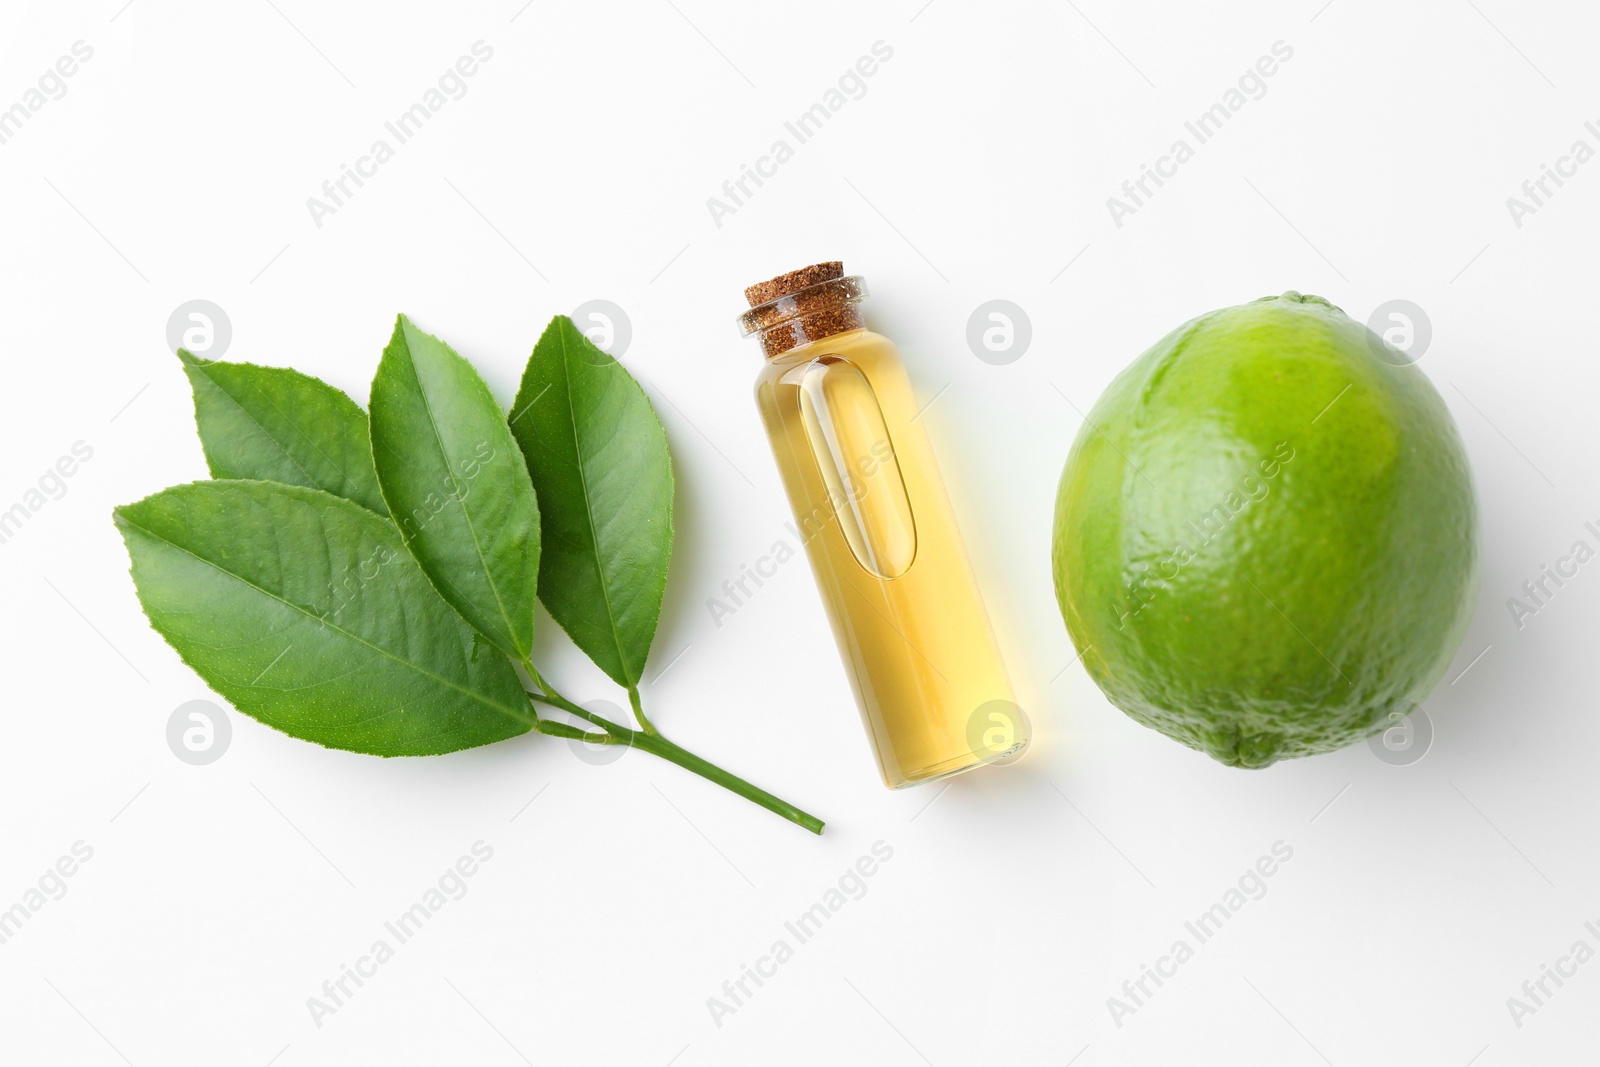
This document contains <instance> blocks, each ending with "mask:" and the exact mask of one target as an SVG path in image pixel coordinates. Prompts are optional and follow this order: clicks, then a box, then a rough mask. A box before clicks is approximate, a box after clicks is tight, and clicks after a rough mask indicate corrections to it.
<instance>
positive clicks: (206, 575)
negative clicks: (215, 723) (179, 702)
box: [115, 481, 534, 756]
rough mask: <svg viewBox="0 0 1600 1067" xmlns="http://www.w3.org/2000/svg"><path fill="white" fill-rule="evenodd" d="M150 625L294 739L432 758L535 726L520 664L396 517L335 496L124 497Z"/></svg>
mask: <svg viewBox="0 0 1600 1067" xmlns="http://www.w3.org/2000/svg"><path fill="white" fill-rule="evenodd" d="M115 517H116V523H117V526H118V527H119V528H120V530H121V532H122V537H123V540H124V541H125V542H126V543H127V546H128V553H129V555H131V556H132V557H133V581H134V584H135V585H136V586H137V587H138V590H139V600H140V602H141V603H142V604H143V605H144V610H145V614H146V615H147V616H148V617H149V619H150V623H151V625H152V626H154V627H155V628H156V630H157V632H159V633H160V634H161V636H162V637H165V638H166V639H167V642H168V643H169V644H170V645H172V647H173V648H174V649H176V650H177V652H178V655H179V656H181V657H182V658H183V661H184V662H185V663H187V664H188V665H189V666H190V667H192V668H193V669H194V671H195V672H196V673H197V674H199V675H200V677H201V678H203V679H205V681H206V683H207V684H208V685H210V686H211V688H212V689H214V690H215V691H216V692H217V693H219V694H221V695H222V696H223V697H225V698H227V699H228V700H229V701H230V702H231V703H232V704H233V705H234V707H236V708H238V709H239V710H240V711H242V712H244V713H245V714H246V715H249V716H251V717H252V718H256V719H259V720H261V721H262V722H264V723H266V724H267V725H268V726H271V727H273V728H275V729H278V730H282V731H283V732H284V733H286V734H290V735H292V736H294V737H299V738H303V739H304V740H307V741H315V742H316V743H318V744H320V745H327V746H328V747H330V748H342V749H348V750H350V751H352V752H366V753H370V754H372V755H376V756H425V755H434V754H438V753H442V752H454V751H456V750H457V749H463V748H472V747H474V746H476V745H486V744H488V743H490V742H492V741H500V740H504V739H505V738H508V737H513V736H515V735H517V734H521V733H525V732H526V731H527V730H528V729H529V728H530V727H531V726H532V724H533V718H534V716H533V714H532V711H531V709H530V707H529V705H528V702H527V699H526V697H525V695H524V692H523V689H522V686H521V684H520V683H519V682H518V680H517V675H516V672H515V671H513V670H512V668H511V664H510V663H509V662H507V660H506V659H505V657H503V656H501V655H500V654H499V653H498V652H496V651H495V650H494V649H492V648H490V647H489V646H488V644H487V643H486V642H485V641H484V640H483V638H481V637H480V636H479V635H478V634H476V633H475V632H474V631H473V630H472V628H471V627H469V626H468V625H467V624H466V623H465V622H463V621H462V619H461V617H460V616H459V615H457V614H456V613H455V612H454V611H452V610H450V606H449V605H448V604H446V603H445V602H444V601H443V600H441V599H440V598H439V595H438V594H437V593H436V592H434V590H433V587H432V586H431V585H429V583H428V580H427V578H426V577H425V576H424V575H423V573H422V571H421V569H420V568H419V567H418V566H417V564H416V562H415V561H414V560H413V559H412V558H411V556H410V555H408V554H407V552H406V550H405V546H404V545H402V544H401V542H400V535H399V533H398V532H397V531H396V530H395V527H394V525H393V524H392V523H390V522H388V521H387V520H385V519H383V518H381V517H379V516H377V515H374V514H373V513H372V512H370V511H367V510H366V509H364V508H361V507H359V506H357V505H356V504H353V503H351V502H350V501H348V500H343V499H340V498H339V497H336V496H333V495H331V494H329V493H324V492H321V491H319V490H315V489H305V488H301V487H299V486H289V485H281V484H279V483H276V482H259V481H216V482H195V483H192V484H190V485H181V486H177V487H175V488H172V489H167V490H165V491H163V492H160V493H157V494H155V495H154V496H151V497H147V498H145V499H144V500H141V501H139V502H138V503H136V504H127V505H124V506H123V507H120V508H117V509H116V512H115Z"/></svg>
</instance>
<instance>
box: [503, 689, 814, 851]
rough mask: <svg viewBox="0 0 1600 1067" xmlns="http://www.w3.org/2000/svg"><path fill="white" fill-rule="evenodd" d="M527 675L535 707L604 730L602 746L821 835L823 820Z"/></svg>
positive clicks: (548, 728) (550, 727)
mask: <svg viewBox="0 0 1600 1067" xmlns="http://www.w3.org/2000/svg"><path fill="white" fill-rule="evenodd" d="M529 673H530V674H532V675H533V678H534V680H535V681H536V682H538V683H539V686H540V688H542V689H544V690H545V692H543V693H529V694H528V699H529V700H531V701H533V702H534V703H537V704H546V705H548V706H550V707H553V708H560V709H561V710H562V711H565V712H569V713H570V714H573V715H576V716H577V717H578V718H580V719H583V720H585V721H587V722H591V723H593V724H594V725H596V726H598V727H600V728H601V729H602V730H604V731H605V735H604V736H605V742H604V743H609V744H624V745H628V746H629V747H631V748H639V749H643V750H644V751H646V752H649V753H651V754H652V755H655V756H659V757H660V758H662V759H664V760H666V761H667V762H668V763H676V764H677V765H678V766H680V767H682V768H683V769H684V770H686V771H693V772H694V773H695V774H698V775H699V776H700V777H702V778H704V779H706V780H707V781H710V782H715V783H717V784H718V785H720V786H722V788H724V789H726V790H728V791H729V792H732V793H737V794H739V795H740V796H742V797H744V798H745V799H746V800H749V801H751V802H753V803H755V804H759V805H760V806H761V807H763V808H766V809H767V810H768V811H770V812H772V813H773V814H774V815H781V816H783V817H784V818H785V819H788V820H789V821H790V822H792V823H794V824H795V825H797V826H803V827H805V828H806V829H807V830H810V831H811V832H812V833H814V834H821V833H822V827H823V825H824V824H823V821H822V820H821V819H819V818H817V817H816V816H815V815H812V814H811V813H809V812H806V811H802V810H801V809H800V808H797V807H795V806H794V805H793V804H791V803H789V802H788V801H787V800H783V799H781V798H780V797H776V796H773V795H772V794H771V793H769V792H767V791H766V790H765V789H762V788H761V787H760V786H758V785H754V784H753V783H751V782H748V781H746V780H745V779H743V778H740V777H739V776H738V775H736V774H731V773H729V772H728V771H725V770H723V769H722V768H721V767H718V766H717V765H716V764H714V763H712V762H710V761H709V760H705V759H702V758H701V757H699V756H697V755H695V754H694V753H693V752H690V751H689V750H688V749H686V748H683V747H681V746H679V745H676V744H674V743H673V742H671V741H668V740H667V739H666V738H664V737H662V736H661V735H660V734H658V733H646V732H644V731H643V730H632V729H629V728H628V727H626V726H622V725H620V724H618V723H614V722H612V721H611V720H610V719H607V718H604V717H602V716H600V715H596V714H595V713H594V712H592V711H590V710H589V709H587V708H585V707H583V706H582V705H581V704H576V703H574V702H573V701H571V700H568V699H567V698H566V697H564V696H562V695H561V694H560V693H558V692H556V691H555V689H554V688H553V687H552V686H550V685H549V683H547V682H546V681H545V680H544V679H543V678H541V677H540V676H539V674H538V672H537V671H533V670H531V669H530V671H529ZM640 721H641V723H643V722H644V721H645V720H643V719H641V720H640ZM556 727H565V730H569V731H571V733H570V734H568V733H566V732H564V731H563V730H561V729H556ZM537 728H538V730H539V732H540V733H549V734H554V735H555V736H558V737H571V736H575V737H581V738H584V739H585V740H593V739H594V738H596V737H598V736H602V735H596V734H586V733H584V732H583V731H582V730H579V729H578V728H577V727H574V726H567V725H566V724H565V723H557V722H552V721H551V720H549V719H540V720H539V725H538V727H537Z"/></svg>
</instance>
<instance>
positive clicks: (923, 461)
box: [739, 262, 1029, 789]
mask: <svg viewBox="0 0 1600 1067" xmlns="http://www.w3.org/2000/svg"><path fill="white" fill-rule="evenodd" d="M866 293H867V290H866V285H865V283H864V282H863V281H862V279H861V278H859V277H845V276H844V270H843V266H842V265H841V264H840V263H837V262H832V263H821V264H817V265H816V266H812V267H806V268H804V269H802V270H798V271H794V272H791V273H789V274H785V275H782V276H780V277H777V278H774V279H772V280H771V281H767V282H762V283H761V284H759V285H754V286H751V287H750V288H749V289H747V290H746V291H745V296H746V298H747V299H748V300H749V302H750V305H751V310H749V311H747V312H745V313H744V314H743V315H742V316H740V320H739V321H740V326H741V327H742V329H743V332H744V334H745V336H747V337H748V336H751V335H752V334H753V335H755V336H757V337H759V338H760V341H761V345H762V349H763V352H764V353H765V355H766V365H765V366H764V367H763V368H762V370H761V373H760V374H759V376H758V377H757V379H756V403H757V405H758V406H759V407H760V409H761V417H762V421H763V422H764V423H765V425H766V430H767V435H768V438H769V439H770V441H771V444H772V452H773V456H774V457H775V458H776V460H777V463H778V469H779V471H780V472H781V474H782V476H783V483H784V487H785V489H786V490H787V491H788V495H789V503H790V506H791V507H792V508H793V510H794V516H795V523H796V529H797V532H798V534H799V536H800V537H801V539H802V540H803V541H804V542H805V546H806V554H807V556H808V557H809V558H810V560H811V567H812V570H813V572H814V573H815V575H816V580H817V586H818V589H819V590H820V592H821V593H822V599H823V603H824V604H825V606H826V608H827V613H828V618H829V621H830V622H831V624H832V627H833V633H834V638H835V640H836V641H837V643H838V646H839V652H840V655H841V656H842V657H843V659H844V662H845V666H846V668H847V669H848V672H849V676H850V682H851V685H852V687H853V689H854V691H855V696H856V702H857V704H858V705H859V707H860V710H861V717H862V720H863V722H864V723H865V724H866V728H867V733H868V734H869V736H870V737H871V738H872V743H873V747H874V749H875V750H876V752H877V756H878V766H879V769H880V770H881V772H882V774H883V780H884V783H885V784H886V785H888V786H889V788H891V789H900V788H903V787H906V786H910V785H916V784H919V783H922V782H931V781H934V780H936V779H939V778H945V777H948V776H950V775H953V774H959V773H961V772H962V771H965V770H970V769H971V768H973V767H977V766H981V765H983V764H986V763H995V762H1010V761H1011V760H1013V759H1015V758H1017V757H1018V756H1020V755H1021V753H1022V750H1023V749H1024V748H1025V747H1026V746H1027V744H1028V730H1029V728H1028V724H1027V720H1026V718H1025V717H1024V716H1023V714H1022V711H1021V709H1020V708H1019V707H1018V706H1017V704H1016V700H1015V697H1014V694H1013V692H1012V689H1011V683H1010V680H1009V678H1008V677H1007V676H1006V669H1005V664H1004V663H1003V662H1002V660H1001V658H1000V650H999V647H998V646H997V645H996V643H995V639H994V632H993V630H992V629H991V628H990V625H989V618H988V614H987V613H986V612H985V611H984V607H983V600H982V597H981V595H980V593H979V591H978V585H977V581H976V580H975V579H974V577H973V574H972V567H971V565H970V564H969V563H968V561H967V554H966V549H965V547H964V546H963V545H962V541H961V535H960V532H959V531H958V530H957V528H956V522H955V516H954V514H952V512H951V508H950V502H949V499H948V497H947V495H946V493H945V488H944V483H943V480H942V479H941V478H940V476H939V468H938V464H937V462H936V461H935V459H934V455H933V449H932V447H931V446H930V445H929V442H928V438H927V434H926V433H925V432H924V431H923V428H922V425H921V423H920V421H919V420H918V418H917V415H918V411H917V405H916V401H915V398H914V396H913V394H912V391H911V382H910V380H909V379H908V378H907V376H906V371H905V367H904V365H903V364H902V363H901V361H900V357H899V354H898V353H897V352H896V351H895V347H894V345H893V344H892V343H891V342H890V341H889V339H888V338H886V337H883V336H881V335H879V334H876V333H873V332H872V331H870V330H868V329H867V328H866V324H865V321H864V320H863V318H862V314H861V308H860V303H861V299H862V298H863V297H864V296H866Z"/></svg>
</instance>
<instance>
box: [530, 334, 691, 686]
mask: <svg viewBox="0 0 1600 1067" xmlns="http://www.w3.org/2000/svg"><path fill="white" fill-rule="evenodd" d="M511 410H512V418H511V429H512V432H513V433H515V434H516V437H517V443H518V444H520V445H521V446H522V452H523V455H525V456H526V457H527V458H528V471H529V473H530V474H531V475H532V476H533V484H534V488H535V489H537V490H538V493H539V507H540V510H541V512H542V514H543V521H544V538H545V541H544V559H543V560H542V561H541V563H540V566H539V599H541V600H543V601H544V606H545V608H546V609H547V610H548V611H549V612H550V615H551V617H552V618H554V619H555V620H556V622H558V623H560V624H561V628H562V629H564V630H566V631H567V633H568V634H569V635H570V636H571V637H572V640H573V641H574V642H575V643H576V644H577V646H578V647H579V648H581V649H583V651H584V652H585V653H587V654H588V656H589V658H590V659H592V660H594V661H595V663H596V664H598V665H599V666H600V669H601V670H603V671H605V672H606V673H607V674H608V675H610V676H611V677H612V678H613V679H614V680H615V681H616V682H617V683H618V684H619V685H625V686H629V687H632V686H635V685H637V684H638V682H639V678H640V676H641V675H642V674H643V672H644V663H645V659H646V657H647V656H649V654H650V642H651V640H652V639H653V638H654V637H655V632H656V621H657V620H658V619H659V618H660V615H661V597H662V594H663V593H664V592H665V590H666V584H667V563H668V562H669V561H670V559H671V558H672V460H671V458H670V457H669V456H668V454H667V435H666V431H664V430H663V429H662V428H661V423H660V421H659V420H658V419H657V418H656V413H655V410H654V409H653V408H651V406H650V401H649V400H648V399H647V398H646V397H645V395H644V390H643V389H641V388H639V383H638V382H636V381H634V380H633V378H632V377H630V376H629V374H628V372H627V371H626V370H624V369H623V367H622V365H621V364H620V363H618V362H617V361H616V360H614V359H612V358H611V357H610V356H609V355H607V354H606V353H604V352H602V351H600V349H598V348H596V347H595V346H594V345H593V344H592V343H591V342H590V341H589V339H588V338H587V337H585V336H584V335H583V334H582V333H581V332H580V331H579V330H578V328H577V327H576V326H574V325H573V323H572V320H571V319H569V318H567V317H566V316H565V315H558V316H556V318H555V319H553V320H552V321H551V323H550V325H549V326H548V327H547V328H546V329H545V331H544V336H542V337H540V338H539V343H538V344H537V345H535V346H534V349H533V356H532V358H530V359H529V360H528V367H527V370H526V371H524V372H523V375H522V388H521V389H520V390H519V391H518V393H517V400H516V403H515V404H513V405H512V408H511Z"/></svg>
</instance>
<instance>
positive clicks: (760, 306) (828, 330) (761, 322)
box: [739, 260, 867, 359]
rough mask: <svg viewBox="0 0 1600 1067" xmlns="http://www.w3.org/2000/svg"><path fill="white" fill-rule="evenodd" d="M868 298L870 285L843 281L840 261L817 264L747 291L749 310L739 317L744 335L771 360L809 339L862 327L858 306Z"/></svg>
mask: <svg viewBox="0 0 1600 1067" xmlns="http://www.w3.org/2000/svg"><path fill="white" fill-rule="evenodd" d="M866 295H867V287H866V283H865V282H863V281H862V280H861V278H859V277H851V278H847V277H845V273H844V264H843V263H842V262H840V261H839V260H829V261H828V262H825V263H814V264H812V265H811V266H809V267H801V268H800V269H799V270H792V271H790V272H789V273H787V274H780V275H778V276H777V277H776V278H771V279H768V280H767V281H764V282H757V283H756V284H755V285H752V286H750V287H749V288H748V289H746V290H745V291H744V297H745V299H746V300H748V301H749V302H750V310H749V311H747V312H745V313H744V314H743V315H741V316H739V325H740V327H741V328H742V329H743V332H744V335H745V336H746V337H748V336H750V335H751V334H756V335H758V336H759V337H760V338H761V347H762V351H763V352H764V353H765V354H766V356H767V358H768V359H771V358H772V357H773V356H778V355H782V354H783V353H784V352H787V351H789V350H790V349H791V348H795V347H797V346H799V345H802V344H805V343H807V342H809V341H816V340H820V339H822V338H824V337H831V336H833V335H834V334H838V333H844V332H846V331H847V330H859V329H861V328H862V327H864V326H865V325H866V322H865V320H863V319H862V317H861V308H860V306H859V304H860V302H861V298H862V297H863V296H866Z"/></svg>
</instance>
